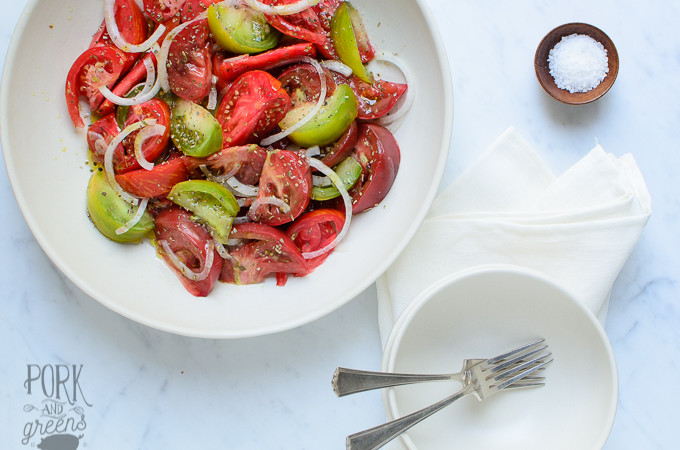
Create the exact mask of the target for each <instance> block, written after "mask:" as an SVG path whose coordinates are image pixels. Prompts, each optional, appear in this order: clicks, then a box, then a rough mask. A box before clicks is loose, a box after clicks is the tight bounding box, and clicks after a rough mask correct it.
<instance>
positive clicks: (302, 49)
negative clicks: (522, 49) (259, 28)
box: [214, 43, 316, 89]
mask: <svg viewBox="0 0 680 450" xmlns="http://www.w3.org/2000/svg"><path fill="white" fill-rule="evenodd" d="M303 56H309V57H312V58H314V57H315V56H316V50H315V49H314V46H313V45H311V44H307V43H302V44H294V45H289V46H287V47H281V48H277V49H274V50H269V51H266V52H264V53H260V54H259V55H245V56H238V57H235V58H227V59H224V58H222V57H220V56H217V57H216V58H215V61H214V65H215V67H214V71H215V75H217V78H218V84H217V86H218V88H220V89H222V88H223V87H224V86H226V85H228V84H229V83H230V82H231V81H232V80H235V79H236V78H237V77H238V76H239V75H241V74H243V73H246V72H248V71H249V70H269V69H272V68H274V67H277V66H280V65H285V64H290V63H293V62H295V61H298V60H299V59H300V58H301V57H303Z"/></svg>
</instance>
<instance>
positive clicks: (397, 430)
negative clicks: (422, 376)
mask: <svg viewBox="0 0 680 450" xmlns="http://www.w3.org/2000/svg"><path fill="white" fill-rule="evenodd" d="M470 392H472V388H471V386H466V387H465V388H463V389H461V390H460V391H458V392H456V393H455V394H453V395H452V396H450V397H446V398H445V399H443V400H440V401H438V402H437V403H434V404H433V405H430V406H427V407H425V408H423V409H421V410H419V411H416V412H414V413H411V414H409V415H407V416H404V417H400V418H399V419H395V420H392V421H391V422H387V423H384V424H382V425H378V426H377V427H373V428H369V429H368V430H364V431H360V432H358V433H354V434H352V435H349V436H347V441H346V444H347V450H374V449H377V448H380V447H382V446H383V445H385V444H387V443H388V442H389V441H391V440H392V439H394V438H395V437H397V436H399V435H400V434H401V433H403V432H404V431H406V430H408V429H409V428H411V427H412V426H413V425H415V424H417V423H419V422H420V421H422V420H424V419H426V418H428V417H430V416H431V415H432V414H434V413H436V412H437V411H439V410H441V409H443V408H446V407H447V406H449V405H450V404H451V403H453V402H455V401H456V400H458V399H460V398H461V397H464V396H465V395H467V394H469V393H470Z"/></svg>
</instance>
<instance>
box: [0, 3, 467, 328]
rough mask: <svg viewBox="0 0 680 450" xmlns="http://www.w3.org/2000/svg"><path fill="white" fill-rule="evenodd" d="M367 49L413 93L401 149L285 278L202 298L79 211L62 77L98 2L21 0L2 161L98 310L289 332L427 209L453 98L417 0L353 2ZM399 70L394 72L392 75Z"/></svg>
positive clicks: (146, 249) (36, 230) (83, 156)
mask: <svg viewBox="0 0 680 450" xmlns="http://www.w3.org/2000/svg"><path fill="white" fill-rule="evenodd" d="M353 4H354V6H356V7H357V9H358V10H359V11H361V12H362V14H363V16H364V22H365V23H366V26H367V28H368V31H369V35H370V37H371V39H372V42H373V44H374V46H375V47H376V48H377V49H384V50H386V51H391V52H395V53H397V54H398V55H399V56H400V58H402V59H403V60H404V61H406V62H407V63H408V65H409V66H410V68H411V71H412V72H413V75H414V79H415V83H414V86H413V87H414V88H416V91H417V97H416V100H415V103H414V104H413V108H412V110H411V111H410V113H409V115H408V117H407V119H406V120H405V122H404V123H403V125H402V126H401V128H400V129H399V130H398V131H397V133H396V134H395V135H396V138H397V140H398V142H399V144H400V147H401V150H402V161H401V167H400V171H399V174H398V176H397V179H396V182H395V184H394V186H393V188H392V191H391V192H390V194H389V195H388V197H387V198H386V199H385V201H384V202H383V203H381V204H380V206H379V207H378V208H375V209H374V210H373V211H369V212H367V213H365V214H362V215H359V216H357V217H356V218H355V220H353V221H352V228H351V230H350V232H349V235H348V236H347V238H346V240H345V241H343V242H342V243H341V244H340V246H339V247H338V248H337V249H336V251H335V253H334V254H333V255H332V256H331V257H330V258H329V259H328V260H327V262H326V263H325V264H323V265H322V266H321V267H319V268H318V269H317V270H316V271H315V272H314V273H313V274H312V275H310V276H307V277H305V278H292V277H291V279H290V280H289V282H288V284H287V285H286V286H285V287H276V286H275V284H274V283H273V282H272V281H271V280H270V281H269V282H267V283H264V284H261V285H256V286H246V287H237V286H232V285H226V284H220V285H219V286H217V287H216V288H215V289H214V290H213V292H212V293H211V295H210V297H208V298H207V299H196V298H194V297H192V296H191V295H189V294H188V293H187V292H185V290H184V288H183V287H182V286H181V284H180V283H179V281H178V280H177V279H176V278H175V276H174V275H173V274H172V272H171V271H170V270H169V269H167V268H166V267H165V266H164V265H163V263H161V262H160V260H158V259H157V258H156V256H155V252H154V249H153V248H152V247H151V246H150V245H148V244H143V245H134V246H130V245H120V244H115V243H113V242H110V241H108V240H107V239H106V238H104V237H103V236H102V235H100V234H99V233H98V232H97V230H95V228H94V227H93V226H92V224H91V223H90V222H89V221H88V219H87V217H86V213H85V188H86V186H87V181H88V179H89V177H90V170H89V168H88V167H87V165H86V161H87V144H86V142H85V139H84V137H83V136H82V135H79V134H76V133H75V132H74V130H73V126H72V125H71V122H70V120H69V116H68V113H67V111H66V105H65V101H64V83H65V79H66V74H67V72H68V70H69V68H70V66H71V64H72V63H73V61H74V60H75V59H76V57H77V56H78V55H79V54H80V53H81V52H82V51H83V50H85V48H87V45H88V44H89V42H90V39H91V37H92V34H93V33H94V31H95V30H96V28H97V27H98V25H99V24H100V23H101V21H102V18H103V0H63V1H53V0H32V1H30V2H29V4H28V6H27V8H26V11H25V12H24V13H23V14H22V17H21V20H20V21H19V24H18V26H17V28H16V31H15V33H14V36H13V38H12V42H11V45H10V49H9V52H8V56H7V60H6V62H5V68H4V72H3V79H2V88H1V91H0V127H1V129H2V148H3V153H4V157H5V164H6V166H7V172H8V174H9V178H10V181H11V184H12V188H13V189H14V193H15V196H16V198H17V201H18V203H19V206H20V208H21V211H22V213H23V215H24V217H25V219H26V221H27V223H28V225H29V226H30V228H31V230H32V232H33V234H34V236H35V238H36V239H37V241H38V242H39V243H40V245H41V246H42V248H43V250H44V251H45V253H47V255H48V256H49V257H50V258H51V259H52V261H53V262H54V263H55V264H56V265H57V267H59V268H60V269H61V270H62V271H63V273H64V274H66V276H68V277H69V278H70V279H71V280H72V281H73V282H74V283H75V284H76V285H78V286H79V287H80V288H81V289H82V290H83V291H85V292H86V293H87V294H89V295H90V296H92V297H93V298H95V299H96V300H98V301H99V302H101V303H102V304H103V305H105V306H107V307H108V308H110V309H112V310H114V311H116V312H118V313H120V314H122V315H123V316H126V317H129V318H130V319H133V320H135V321H138V322H141V323H144V324H146V325H149V326H151V327H154V328H158V329H162V330H166V331H170V332H174V333H178V334H183V335H189V336H199V337H211V338H237V337H246V336H255V335H262V334H268V333H273V332H277V331H282V330H285V329H290V328H293V327H296V326H299V325H302V324H305V323H308V322H310V321H312V320H315V319H317V318H319V317H321V316H324V315H325V314H327V313H329V312H331V311H333V310H334V309H336V308H338V307H339V306H341V305H343V304H344V303H346V302H347V301H349V300H351V299H352V298H354V297H355V296H356V295H358V294H359V293H360V292H361V291H362V290H364V289H365V288H366V287H368V286H369V285H370V284H371V283H373V282H374V281H375V280H376V279H377V277H378V276H379V275H380V274H381V273H382V272H384V271H385V269H386V268H387V267H388V266H389V264H390V263H391V262H392V261H393V260H394V259H395V258H396V257H397V255H398V254H399V252H400V251H401V250H402V249H403V248H404V247H405V246H406V244H407V242H408V241H409V239H410V238H411V237H412V235H413V234H414V233H415V231H416V229H417V227H418V226H419V224H420V223H421V221H422V219H423V218H424V216H425V213H426V212H427V210H428V208H429V206H430V204H431V202H432V200H433V198H434V195H435V193H436V190H437V187H438V185H439V182H440V180H441V177H442V174H443V170H444V166H445V163H446V158H447V155H448V151H449V144H450V136H451V126H452V116H453V98H452V92H451V82H450V74H449V68H448V63H447V61H446V54H445V52H444V49H443V46H442V43H441V40H440V38H439V35H438V32H437V30H436V25H435V22H434V20H433V18H432V17H431V16H430V13H429V12H428V11H427V10H426V8H425V7H424V5H423V4H422V2H421V1H419V0H400V1H394V0H355V1H353ZM397 81H398V80H397Z"/></svg>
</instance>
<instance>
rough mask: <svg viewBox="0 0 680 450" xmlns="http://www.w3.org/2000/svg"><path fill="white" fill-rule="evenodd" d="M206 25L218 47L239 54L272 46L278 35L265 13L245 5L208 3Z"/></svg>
mask: <svg viewBox="0 0 680 450" xmlns="http://www.w3.org/2000/svg"><path fill="white" fill-rule="evenodd" d="M208 27H210V33H211V34H212V36H213V37H214V38H215V40H216V41H217V43H218V44H219V46H220V47H222V48H223V49H225V50H228V51H230V52H233V53H239V54H243V53H260V52H263V51H265V50H269V49H272V48H274V47H276V44H278V43H279V39H280V38H281V33H280V32H279V31H278V30H276V29H274V28H273V27H271V26H270V25H269V23H268V22H267V19H266V18H265V17H264V14H262V13H261V12H259V11H256V10H254V9H253V8H250V7H248V6H245V5H226V4H221V3H216V4H212V5H210V7H208Z"/></svg>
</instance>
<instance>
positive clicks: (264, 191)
mask: <svg viewBox="0 0 680 450" xmlns="http://www.w3.org/2000/svg"><path fill="white" fill-rule="evenodd" d="M259 187H260V190H259V191H258V193H257V200H263V199H266V198H268V197H276V198H278V199H279V200H282V201H283V202H285V203H286V204H287V205H288V208H289V210H288V211H285V212H284V211H282V208H280V207H278V206H275V205H273V204H271V203H263V204H260V205H257V207H256V208H254V206H256V204H255V203H253V205H252V206H251V207H250V209H249V210H248V217H250V219H251V220H253V221H254V222H259V223H264V224H267V225H271V226H276V225H282V224H284V223H288V222H292V221H293V220H295V218H296V217H298V216H299V215H300V214H302V213H303V212H304V210H305V208H307V205H308V204H309V199H310V197H311V191H312V171H311V170H310V168H309V161H308V160H307V157H306V156H305V155H304V153H301V152H293V151H290V150H276V151H270V152H269V154H268V155H267V161H266V162H265V164H264V167H263V168H262V175H261V176H260V184H259Z"/></svg>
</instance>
